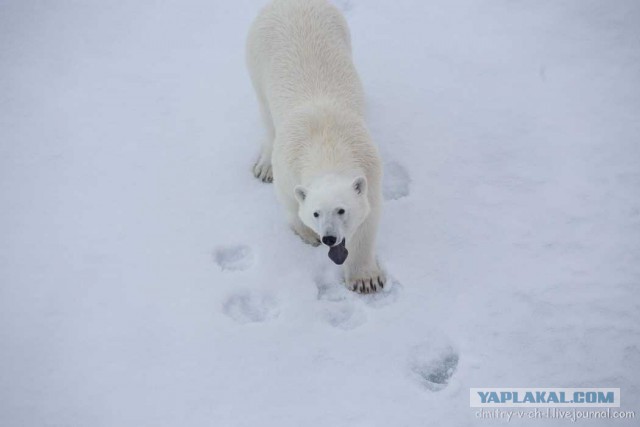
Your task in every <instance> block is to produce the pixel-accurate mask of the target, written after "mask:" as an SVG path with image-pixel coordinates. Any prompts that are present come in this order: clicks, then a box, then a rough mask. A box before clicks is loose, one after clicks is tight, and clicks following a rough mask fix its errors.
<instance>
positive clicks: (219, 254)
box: [213, 245, 253, 271]
mask: <svg viewBox="0 0 640 427" xmlns="http://www.w3.org/2000/svg"><path fill="white" fill-rule="evenodd" d="M213 259H214V261H215V262H216V264H218V266H220V268H221V269H222V270H231V271H242V270H246V269H247V268H249V267H251V264H252V263H253V253H252V252H251V248H250V247H249V246H246V245H236V246H221V247H219V248H217V249H216V250H215V251H214V254H213Z"/></svg>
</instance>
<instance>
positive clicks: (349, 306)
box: [315, 277, 402, 330]
mask: <svg viewBox="0 0 640 427" xmlns="http://www.w3.org/2000/svg"><path fill="white" fill-rule="evenodd" d="M315 283H316V286H317V288H318V300H319V301H321V302H324V306H325V307H324V311H323V312H322V315H323V317H324V319H325V320H326V321H327V323H329V324H330V325H331V326H333V327H336V328H340V329H345V330H349V329H354V328H357V327H358V326H360V325H362V324H364V323H365V322H366V321H367V316H366V310H364V309H363V308H364V307H363V305H362V303H364V304H366V305H368V306H369V307H372V308H381V307H384V306H387V305H390V304H392V303H394V302H395V301H396V300H397V299H398V295H399V292H401V290H402V285H400V284H399V283H397V282H392V281H389V282H387V283H388V284H389V286H385V289H384V290H382V291H378V292H377V293H374V294H363V295H361V294H356V293H354V292H352V291H350V290H348V289H347V288H346V286H345V285H344V283H342V282H341V281H340V280H339V279H335V280H331V278H329V277H319V278H316V280H315Z"/></svg>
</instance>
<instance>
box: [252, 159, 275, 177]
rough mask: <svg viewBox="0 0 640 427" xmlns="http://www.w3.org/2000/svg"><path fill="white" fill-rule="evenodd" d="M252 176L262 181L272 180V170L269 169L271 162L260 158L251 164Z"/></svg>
mask: <svg viewBox="0 0 640 427" xmlns="http://www.w3.org/2000/svg"><path fill="white" fill-rule="evenodd" d="M253 176H255V177H256V178H258V179H259V180H260V181H262V182H267V183H271V182H273V171H272V169H271V162H269V161H267V160H263V159H262V158H260V159H259V160H258V161H257V162H256V164H255V165H254V166H253Z"/></svg>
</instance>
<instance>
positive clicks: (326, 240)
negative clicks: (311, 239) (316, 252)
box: [322, 235, 338, 246]
mask: <svg viewBox="0 0 640 427" xmlns="http://www.w3.org/2000/svg"><path fill="white" fill-rule="evenodd" d="M337 241H338V239H336V237H335V236H328V235H327V236H324V237H323V238H322V243H324V244H325V245H327V246H333V245H335V244H336V242H337Z"/></svg>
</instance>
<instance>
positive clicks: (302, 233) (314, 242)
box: [291, 224, 320, 246]
mask: <svg viewBox="0 0 640 427" xmlns="http://www.w3.org/2000/svg"><path fill="white" fill-rule="evenodd" d="M291 229H292V230H293V232H294V233H296V234H297V235H298V237H300V238H301V239H302V240H303V241H304V242H305V243H308V244H310V245H311V246H320V237H318V235H317V234H316V233H315V232H314V231H313V230H312V229H310V228H309V227H307V226H306V225H304V224H302V225H300V226H298V227H296V226H291Z"/></svg>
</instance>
